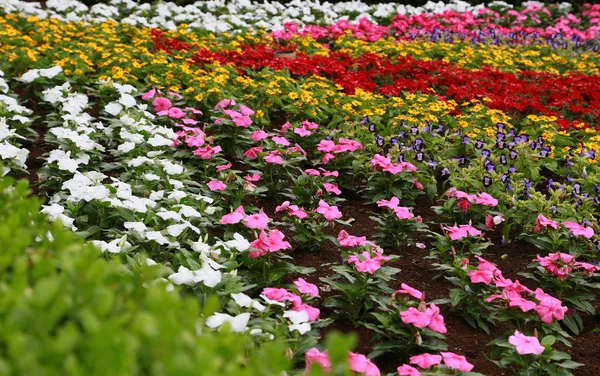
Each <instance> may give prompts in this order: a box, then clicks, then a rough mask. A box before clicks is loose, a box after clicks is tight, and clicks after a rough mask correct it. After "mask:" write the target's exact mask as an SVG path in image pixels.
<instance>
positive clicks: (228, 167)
mask: <svg viewBox="0 0 600 376" xmlns="http://www.w3.org/2000/svg"><path fill="white" fill-rule="evenodd" d="M231 166H232V164H231V162H229V163H227V164H224V165H220V166H217V172H221V171H225V170H229V169H230V168H231Z"/></svg>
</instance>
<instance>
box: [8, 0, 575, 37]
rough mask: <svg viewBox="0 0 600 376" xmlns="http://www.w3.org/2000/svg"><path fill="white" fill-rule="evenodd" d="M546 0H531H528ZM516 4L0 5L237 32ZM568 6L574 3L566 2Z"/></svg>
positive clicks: (59, 1)
mask: <svg viewBox="0 0 600 376" xmlns="http://www.w3.org/2000/svg"><path fill="white" fill-rule="evenodd" d="M534 3H535V4H539V5H541V4H542V3H539V2H535V1H529V2H524V5H526V4H534ZM486 5H487V6H488V7H490V6H493V7H497V8H512V6H511V5H509V4H507V3H505V2H503V1H491V2H488V3H487V4H480V5H476V6H471V5H469V4H468V3H467V2H465V1H462V0H450V1H448V2H442V1H438V2H433V1H429V2H427V3H426V4H425V5H424V6H422V7H413V6H411V5H403V4H398V3H396V2H389V3H382V4H373V5H369V4H365V3H362V2H360V1H348V2H340V3H336V4H332V3H329V2H327V1H325V2H321V1H320V0H293V1H291V2H289V3H285V4H282V3H279V2H277V1H265V2H259V1H250V0H233V1H225V0H209V1H197V2H196V3H194V4H191V5H186V6H179V5H177V4H175V3H171V2H158V3H156V4H148V3H145V4H137V3H136V2H134V1H132V0H111V1H110V2H109V3H108V4H96V5H94V6H92V7H88V6H86V5H85V4H83V3H81V2H79V1H76V0H49V1H47V3H46V6H47V8H46V9H42V6H41V5H40V3H35V2H25V1H20V0H2V1H0V9H4V11H5V12H20V13H22V14H24V15H28V16H37V17H42V18H46V17H53V18H57V19H60V20H63V21H85V22H98V21H105V20H109V19H111V20H116V21H120V22H123V23H129V24H132V25H143V26H148V27H157V28H162V29H175V28H176V27H177V25H179V24H187V25H189V28H191V29H205V30H209V31H212V32H225V31H235V30H239V29H240V28H249V27H263V28H266V29H267V30H276V29H280V28H281V27H282V25H283V23H285V22H289V21H294V22H297V23H299V24H301V25H302V24H306V23H311V24H313V23H317V24H324V23H325V24H328V23H334V22H336V21H338V20H339V19H349V18H355V19H358V18H361V17H366V18H368V19H370V20H371V21H373V22H376V23H382V22H386V21H389V20H390V18H391V17H393V16H395V15H396V14H422V13H442V12H444V11H446V10H451V11H457V12H465V11H471V12H476V11H477V10H478V9H480V8H483V7H484V6H486ZM562 6H563V7H570V4H569V3H563V5H562Z"/></svg>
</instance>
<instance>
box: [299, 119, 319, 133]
mask: <svg viewBox="0 0 600 376" xmlns="http://www.w3.org/2000/svg"><path fill="white" fill-rule="evenodd" d="M302 126H304V127H305V128H307V129H310V130H313V131H314V130H316V129H318V128H319V125H318V124H317V123H313V122H312V121H308V120H304V121H303V122H302Z"/></svg>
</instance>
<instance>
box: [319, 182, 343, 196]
mask: <svg viewBox="0 0 600 376" xmlns="http://www.w3.org/2000/svg"><path fill="white" fill-rule="evenodd" d="M323 187H325V190H326V191H327V192H329V193H334V194H336V195H338V196H339V195H341V194H342V191H340V189H339V188H338V186H337V185H336V184H332V183H325V184H323Z"/></svg>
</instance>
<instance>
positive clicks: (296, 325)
mask: <svg viewBox="0 0 600 376" xmlns="http://www.w3.org/2000/svg"><path fill="white" fill-rule="evenodd" d="M283 317H286V318H288V319H290V321H291V322H292V325H288V328H289V329H290V332H291V331H294V330H297V331H298V332H299V333H300V334H304V333H306V332H309V331H310V323H309V322H308V313H306V311H298V312H297V311H285V312H284V313H283Z"/></svg>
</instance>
